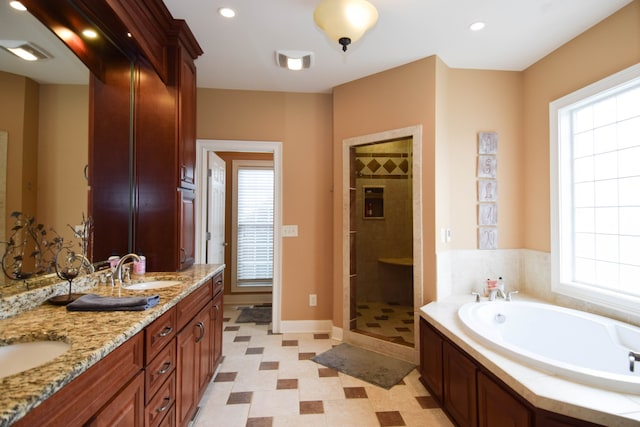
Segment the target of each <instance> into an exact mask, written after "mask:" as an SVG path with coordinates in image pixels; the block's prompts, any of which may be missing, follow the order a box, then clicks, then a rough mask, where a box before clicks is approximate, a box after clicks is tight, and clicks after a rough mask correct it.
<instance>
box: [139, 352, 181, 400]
mask: <svg viewBox="0 0 640 427" xmlns="http://www.w3.org/2000/svg"><path fill="white" fill-rule="evenodd" d="M175 369H176V342H175V340H172V341H171V342H170V343H169V344H168V345H166V346H165V347H164V348H163V349H162V351H160V353H159V354H158V355H157V356H156V357H155V358H154V359H153V360H152V361H151V362H150V363H149V364H148V365H147V367H146V368H145V375H144V377H145V379H144V381H145V396H146V397H145V403H147V404H148V403H149V401H150V400H151V399H152V398H153V396H154V395H155V394H156V392H157V391H158V389H159V388H160V387H161V386H162V383H164V381H165V380H166V379H167V378H168V377H169V376H170V375H171V374H172V373H173V371H175Z"/></svg>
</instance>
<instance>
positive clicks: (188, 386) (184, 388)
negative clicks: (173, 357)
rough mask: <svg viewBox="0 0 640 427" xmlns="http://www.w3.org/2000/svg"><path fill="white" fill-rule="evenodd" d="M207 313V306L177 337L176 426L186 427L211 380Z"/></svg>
mask: <svg viewBox="0 0 640 427" xmlns="http://www.w3.org/2000/svg"><path fill="white" fill-rule="evenodd" d="M210 311H211V306H210V303H209V304H207V306H206V307H204V308H203V309H202V310H201V311H200V312H199V313H198V314H197V315H196V316H195V317H194V318H193V320H191V322H189V323H188V324H187V326H185V327H184V329H183V330H182V331H180V333H178V336H177V348H178V366H177V375H176V380H177V383H176V390H177V391H176V394H177V396H178V401H177V407H176V409H177V414H176V415H177V419H178V425H179V426H186V425H187V424H189V421H190V420H191V417H193V414H194V413H195V411H196V407H197V405H198V401H199V400H200V397H201V396H202V393H203V392H204V389H205V388H206V386H207V384H208V380H209V379H210V378H211V377H210V373H209V363H210V362H209V357H210V356H209V355H210V353H211V337H210V334H209V330H208V329H209V327H210V323H211V314H210ZM203 359H204V360H203Z"/></svg>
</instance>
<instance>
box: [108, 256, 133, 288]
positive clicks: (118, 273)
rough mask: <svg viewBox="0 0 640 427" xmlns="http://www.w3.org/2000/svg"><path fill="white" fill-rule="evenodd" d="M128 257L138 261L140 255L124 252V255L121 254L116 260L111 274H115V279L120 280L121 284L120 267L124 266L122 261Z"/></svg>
mask: <svg viewBox="0 0 640 427" xmlns="http://www.w3.org/2000/svg"><path fill="white" fill-rule="evenodd" d="M129 259H133V260H134V261H137V262H140V257H139V256H138V255H136V254H134V253H131V254H126V255H125V256H123V257H122V258H120V259H119V260H118V264H117V265H116V268H115V270H114V271H113V274H114V276H116V279H117V280H118V281H119V282H120V284H122V269H123V267H124V263H125V262H126V261H127V260H129Z"/></svg>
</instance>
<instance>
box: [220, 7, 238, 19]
mask: <svg viewBox="0 0 640 427" xmlns="http://www.w3.org/2000/svg"><path fill="white" fill-rule="evenodd" d="M218 14H220V16H224V17H225V18H233V17H234V16H236V11H235V10H233V9H231V8H230V7H221V8H220V9H218Z"/></svg>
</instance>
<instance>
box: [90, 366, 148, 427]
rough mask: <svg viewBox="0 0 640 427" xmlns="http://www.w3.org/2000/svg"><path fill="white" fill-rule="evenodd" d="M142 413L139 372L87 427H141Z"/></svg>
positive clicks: (142, 392)
mask: <svg viewBox="0 0 640 427" xmlns="http://www.w3.org/2000/svg"><path fill="white" fill-rule="evenodd" d="M144 413H145V411H144V374H143V373H142V372H140V373H138V375H136V376H135V378H134V379H133V380H132V381H131V382H130V383H129V384H128V385H127V386H126V387H125V388H123V389H122V390H121V391H120V392H119V393H118V394H117V395H116V396H115V397H114V398H113V399H112V400H111V402H109V403H108V404H107V405H106V406H105V407H104V408H102V410H101V411H100V412H99V413H98V414H97V415H96V416H95V417H93V418H92V419H91V421H90V422H89V423H88V424H87V426H90V427H113V426H123V427H124V426H143V425H144Z"/></svg>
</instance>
